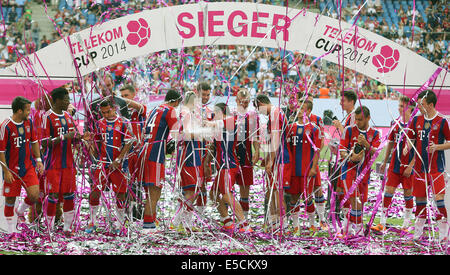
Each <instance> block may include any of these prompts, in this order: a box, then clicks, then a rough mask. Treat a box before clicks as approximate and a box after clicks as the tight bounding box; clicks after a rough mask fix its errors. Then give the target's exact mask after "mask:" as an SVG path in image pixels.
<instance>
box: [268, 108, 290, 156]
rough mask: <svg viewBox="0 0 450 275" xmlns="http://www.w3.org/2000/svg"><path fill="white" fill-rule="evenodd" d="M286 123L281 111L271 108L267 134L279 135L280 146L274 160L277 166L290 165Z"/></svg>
mask: <svg viewBox="0 0 450 275" xmlns="http://www.w3.org/2000/svg"><path fill="white" fill-rule="evenodd" d="M287 126H288V121H287V118H286V116H285V115H284V113H283V111H282V110H281V109H280V108H279V107H273V108H272V110H271V111H270V114H269V122H268V127H267V130H268V133H269V135H271V134H272V133H274V134H278V135H279V141H280V145H279V148H278V151H277V157H276V159H275V161H276V163H277V164H286V163H290V155H289V146H288V143H287V141H286V128H287Z"/></svg>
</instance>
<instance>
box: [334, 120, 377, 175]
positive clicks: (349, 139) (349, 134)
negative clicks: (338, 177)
mask: <svg viewBox="0 0 450 275" xmlns="http://www.w3.org/2000/svg"><path fill="white" fill-rule="evenodd" d="M360 134H363V135H364V137H365V138H366V140H367V142H369V144H370V148H369V150H367V151H366V156H365V158H364V161H363V162H362V163H353V162H351V161H349V160H348V161H346V162H345V163H344V165H343V166H342V179H343V180H345V178H346V171H349V170H352V169H356V171H357V173H358V174H359V173H360V172H361V171H362V170H363V169H365V168H366V166H367V164H368V163H369V161H370V157H369V152H370V150H371V149H372V148H378V147H379V146H380V143H381V137H380V132H379V131H378V130H375V129H374V128H372V127H369V129H367V130H366V131H362V130H360V129H359V128H358V126H356V125H353V126H352V127H350V126H349V127H346V128H345V129H344V136H343V138H342V139H341V143H340V145H339V150H340V151H347V152H350V151H351V150H352V149H353V148H354V147H355V145H356V143H357V142H358V136H359V135H360ZM369 174H370V173H367V174H366V175H367V177H365V178H367V179H368V177H369Z"/></svg>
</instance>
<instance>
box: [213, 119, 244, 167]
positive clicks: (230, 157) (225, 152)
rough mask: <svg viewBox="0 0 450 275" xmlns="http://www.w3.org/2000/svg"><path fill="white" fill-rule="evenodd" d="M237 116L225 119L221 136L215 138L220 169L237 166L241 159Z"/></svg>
mask: <svg viewBox="0 0 450 275" xmlns="http://www.w3.org/2000/svg"><path fill="white" fill-rule="evenodd" d="M236 120H237V119H236V116H232V117H228V118H226V119H224V120H223V121H222V122H223V127H222V129H221V131H220V133H219V134H220V136H218V137H216V138H215V140H214V145H215V148H216V161H217V167H218V170H220V169H229V168H236V167H238V165H239V160H238V157H237V154H236V151H237V149H236V147H237V138H236V127H235V126H236Z"/></svg>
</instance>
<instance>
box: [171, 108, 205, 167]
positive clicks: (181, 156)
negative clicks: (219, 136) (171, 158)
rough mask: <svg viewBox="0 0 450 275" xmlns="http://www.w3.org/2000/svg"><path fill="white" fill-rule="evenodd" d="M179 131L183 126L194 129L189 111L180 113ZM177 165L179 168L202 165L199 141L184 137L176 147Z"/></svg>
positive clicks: (182, 129)
mask: <svg viewBox="0 0 450 275" xmlns="http://www.w3.org/2000/svg"><path fill="white" fill-rule="evenodd" d="M180 118H181V121H183V124H184V125H183V124H182V125H181V131H182V132H183V131H184V129H185V126H187V127H191V128H194V127H195V126H196V124H194V123H192V121H193V120H194V119H195V118H193V117H192V113H191V112H190V111H184V112H181V117H180ZM177 165H179V167H181V166H185V167H199V166H201V165H202V142H200V141H199V140H192V139H191V137H190V136H185V138H184V140H183V141H181V142H180V146H178V154H177Z"/></svg>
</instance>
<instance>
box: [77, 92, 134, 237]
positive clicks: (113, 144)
mask: <svg viewBox="0 0 450 275" xmlns="http://www.w3.org/2000/svg"><path fill="white" fill-rule="evenodd" d="M100 113H101V115H102V117H103V118H102V119H101V120H99V121H98V123H97V128H98V134H97V135H96V137H95V141H96V143H97V144H96V147H95V148H93V149H92V151H91V152H92V153H93V154H94V156H95V157H96V158H97V159H98V165H97V169H96V170H95V172H94V179H93V184H92V186H91V193H90V195H89V205H90V210H91V211H90V223H89V225H88V228H86V230H85V232H86V233H92V232H93V231H95V230H96V223H97V212H98V209H99V206H100V195H101V192H102V191H104V190H105V188H106V185H109V184H111V188H112V190H113V191H114V193H115V194H116V206H117V207H116V213H115V214H116V218H117V219H116V223H115V224H114V226H115V230H116V232H117V231H120V229H121V228H122V226H123V222H124V218H125V194H126V191H127V187H128V186H127V185H128V179H127V176H126V170H127V165H128V163H127V161H126V155H127V153H128V151H129V150H130V148H131V140H132V134H131V133H130V132H129V130H128V125H127V123H129V122H128V121H125V120H124V119H122V118H121V117H119V116H118V115H117V113H116V109H115V107H114V103H113V102H112V101H111V100H109V99H106V100H104V101H102V102H101V103H100Z"/></svg>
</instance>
